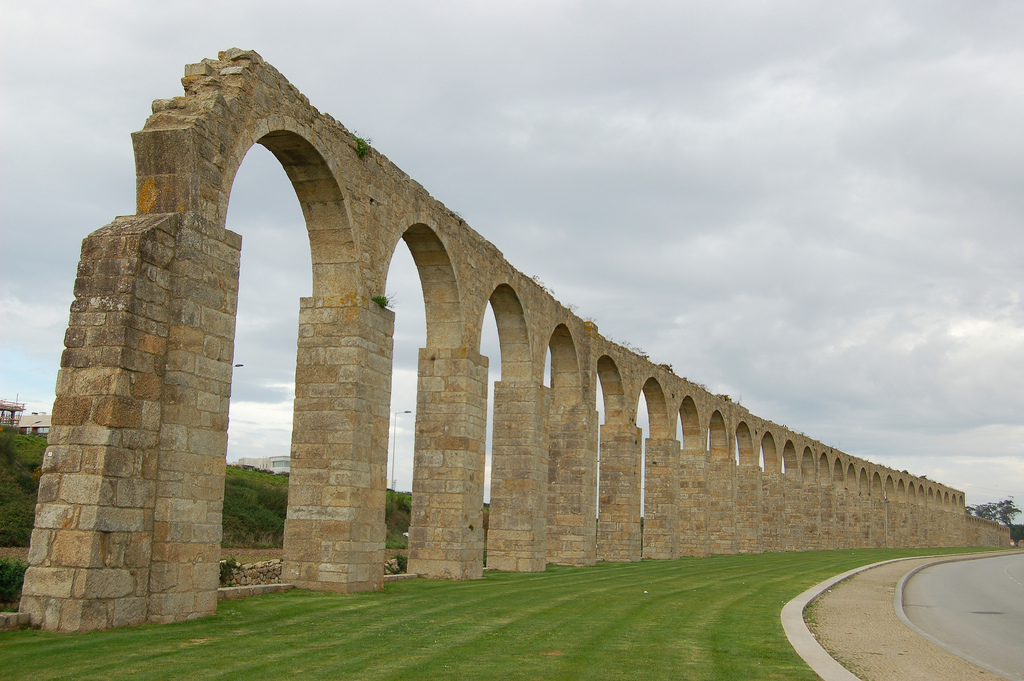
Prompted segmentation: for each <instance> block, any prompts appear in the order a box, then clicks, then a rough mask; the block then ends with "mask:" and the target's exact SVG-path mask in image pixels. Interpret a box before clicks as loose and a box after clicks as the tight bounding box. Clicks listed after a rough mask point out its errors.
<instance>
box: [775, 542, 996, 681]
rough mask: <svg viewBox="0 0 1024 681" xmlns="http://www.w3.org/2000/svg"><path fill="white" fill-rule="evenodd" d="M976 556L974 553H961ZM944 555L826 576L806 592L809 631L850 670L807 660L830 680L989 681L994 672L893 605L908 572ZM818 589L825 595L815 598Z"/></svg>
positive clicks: (834, 657)
mask: <svg viewBox="0 0 1024 681" xmlns="http://www.w3.org/2000/svg"><path fill="white" fill-rule="evenodd" d="M990 555H991V554H990ZM972 557H976V556H962V558H972ZM945 559H947V558H937V557H935V556H932V557H928V558H914V559H908V560H899V561H890V562H886V563H881V564H878V565H876V566H868V568H867V569H862V570H860V571H852V572H853V573H854V574H853V575H852V576H849V577H848V578H847V575H849V573H847V574H846V575H839V576H837V578H834V579H833V580H830V582H833V584H832V585H829V582H824V583H823V584H822V585H819V586H818V587H815V589H810V590H808V592H805V594H806V595H808V597H807V599H806V601H805V603H809V602H811V601H813V603H811V605H810V606H809V607H808V608H807V610H806V611H805V612H804V619H805V620H806V622H807V627H809V630H810V631H809V632H808V634H807V635H808V636H813V637H814V639H815V640H816V642H817V643H818V644H820V646H821V647H822V648H823V649H824V650H823V652H824V651H827V655H829V656H830V657H831V658H833V661H834V662H838V663H839V664H840V665H841V666H842V668H844V671H846V673H847V674H848V675H847V676H842V675H833V674H831V673H829V672H828V671H827V670H824V671H826V673H824V674H823V673H822V671H823V669H819V668H818V667H817V666H815V665H814V664H812V663H811V661H810V660H808V664H811V666H812V668H814V669H815V671H816V672H818V673H819V675H821V676H822V678H823V679H826V681H833V680H836V681H838V680H839V679H846V680H849V679H851V678H859V679H863V680H864V681H890V680H891V681H905V680H913V679H931V680H937V681H944V680H948V681H974V680H975V679H979V680H980V679H986V680H988V681H991V679H993V678H994V675H993V674H992V673H991V672H987V671H986V670H984V669H981V668H980V667H977V666H975V665H973V664H971V663H970V662H968V661H967V660H964V659H962V658H960V657H958V656H956V655H954V654H953V653H951V652H949V651H947V650H944V649H943V648H941V647H939V646H937V645H935V644H934V643H932V642H930V641H928V640H926V639H924V638H922V637H921V636H919V635H918V634H917V633H916V632H914V631H913V630H911V629H910V628H908V627H907V626H906V625H904V624H903V622H901V621H900V618H899V617H898V616H897V614H896V611H895V609H894V607H893V602H894V595H895V593H896V589H897V584H898V583H899V581H900V579H901V578H902V577H903V576H904V575H906V574H907V573H908V572H911V571H913V570H915V569H918V568H920V567H922V566H924V565H927V564H931V563H936V562H941V561H943V560H945ZM840 580H841V581H840ZM812 592H813V593H812ZM818 593H820V594H821V596H820V597H819V598H817V599H815V595H817V594H818ZM805 594H802V596H804V595H805ZM794 603H795V602H794ZM788 607H789V606H787V608H788ZM796 607H800V608H801V609H802V608H803V606H796ZM805 631H806V628H805ZM788 633H789V632H788V631H787V634H788ZM790 638H791V640H792V638H793V637H790ZM794 647H796V646H795V644H794ZM798 652H800V650H799V648H798ZM804 659H805V660H806V659H807V658H806V657H805V658H804ZM854 675H855V676H854Z"/></svg>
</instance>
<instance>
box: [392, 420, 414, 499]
mask: <svg viewBox="0 0 1024 681" xmlns="http://www.w3.org/2000/svg"><path fill="white" fill-rule="evenodd" d="M411 413H412V412H411V411H409V410H408V409H406V410H405V411H396V412H395V422H394V424H393V425H392V426H391V489H392V490H394V491H396V492H397V491H398V490H397V489H395V488H396V487H398V480H396V479H395V440H396V439H397V437H398V417H399V416H401V415H402V414H411Z"/></svg>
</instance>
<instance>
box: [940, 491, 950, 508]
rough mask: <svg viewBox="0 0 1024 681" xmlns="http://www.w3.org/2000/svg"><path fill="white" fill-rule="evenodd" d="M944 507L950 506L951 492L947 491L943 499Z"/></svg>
mask: <svg viewBox="0 0 1024 681" xmlns="http://www.w3.org/2000/svg"><path fill="white" fill-rule="evenodd" d="M942 505H943V506H949V492H948V491H947V492H946V493H945V494H944V495H943V497H942Z"/></svg>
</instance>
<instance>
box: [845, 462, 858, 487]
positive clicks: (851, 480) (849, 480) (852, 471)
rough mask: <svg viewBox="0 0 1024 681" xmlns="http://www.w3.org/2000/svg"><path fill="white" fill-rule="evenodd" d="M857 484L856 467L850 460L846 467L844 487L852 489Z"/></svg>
mask: <svg viewBox="0 0 1024 681" xmlns="http://www.w3.org/2000/svg"><path fill="white" fill-rule="evenodd" d="M856 484H857V467H856V466H855V465H854V463H853V462H852V461H851V462H850V463H849V465H848V466H847V467H846V489H852V487H853V486H854V485H856Z"/></svg>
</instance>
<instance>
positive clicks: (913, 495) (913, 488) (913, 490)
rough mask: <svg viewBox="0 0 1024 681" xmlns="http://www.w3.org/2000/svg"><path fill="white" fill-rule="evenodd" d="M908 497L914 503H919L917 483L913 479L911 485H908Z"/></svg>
mask: <svg viewBox="0 0 1024 681" xmlns="http://www.w3.org/2000/svg"><path fill="white" fill-rule="evenodd" d="M907 498H908V499H909V500H910V501H911V502H912V503H915V504H916V503H918V500H917V485H915V484H914V483H913V481H911V483H910V484H909V485H907Z"/></svg>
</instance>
